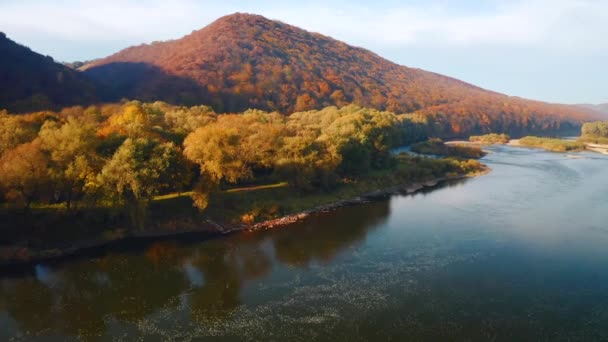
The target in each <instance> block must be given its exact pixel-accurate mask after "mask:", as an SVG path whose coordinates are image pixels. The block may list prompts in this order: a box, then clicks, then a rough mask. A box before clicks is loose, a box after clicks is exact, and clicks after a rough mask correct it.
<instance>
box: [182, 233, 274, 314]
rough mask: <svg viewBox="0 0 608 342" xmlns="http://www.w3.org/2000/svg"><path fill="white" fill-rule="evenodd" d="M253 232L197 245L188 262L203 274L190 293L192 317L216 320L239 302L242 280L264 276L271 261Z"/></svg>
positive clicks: (270, 267)
mask: <svg viewBox="0 0 608 342" xmlns="http://www.w3.org/2000/svg"><path fill="white" fill-rule="evenodd" d="M262 242H263V241H262V240H261V239H260V238H259V237H258V236H256V235H255V234H251V235H243V236H239V237H236V236H235V237H233V238H231V239H228V240H224V241H219V240H218V241H212V242H211V243H209V244H208V245H204V246H201V247H200V248H199V250H198V252H199V255H198V256H196V257H193V258H192V260H191V262H192V264H193V265H194V266H195V267H197V268H198V269H199V270H200V271H201V272H202V274H203V275H204V278H205V282H204V284H203V286H201V287H199V288H196V289H193V290H192V291H191V292H190V307H191V310H192V315H193V318H194V319H195V320H198V321H205V320H207V319H219V318H222V317H225V316H228V315H230V313H231V312H232V311H233V310H234V309H235V308H237V307H238V306H239V305H240V304H241V296H240V294H241V289H242V287H243V285H244V283H245V282H247V281H249V280H253V279H256V278H260V277H263V276H265V275H267V274H268V273H269V272H270V270H271V269H272V262H271V259H270V258H269V256H268V254H267V252H266V251H264V249H263V248H262Z"/></svg>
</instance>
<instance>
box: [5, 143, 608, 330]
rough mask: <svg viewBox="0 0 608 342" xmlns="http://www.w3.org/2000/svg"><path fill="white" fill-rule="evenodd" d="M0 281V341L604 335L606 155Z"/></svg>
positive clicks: (531, 158)
mask: <svg viewBox="0 0 608 342" xmlns="http://www.w3.org/2000/svg"><path fill="white" fill-rule="evenodd" d="M489 149H490V150H491V152H492V153H490V154H488V155H487V156H486V157H484V159H483V162H484V163H486V164H487V165H488V166H490V167H491V168H492V169H493V171H492V172H491V173H490V174H488V175H485V176H482V177H478V178H474V179H469V180H465V181H458V182H452V183H449V184H443V185H440V186H438V187H437V188H435V189H432V190H426V191H424V192H421V193H417V194H414V195H408V196H393V197H391V198H387V199H386V200H381V201H377V202H374V203H369V204H365V205H359V206H355V207H348V208H342V209H340V210H337V211H335V212H332V213H329V214H324V215H318V216H313V217H311V218H310V219H308V220H306V221H304V222H301V223H297V224H294V225H292V226H289V227H285V228H282V229H277V230H270V231H263V232H254V233H243V234H236V235H233V236H229V237H225V238H220V239H214V240H209V241H169V242H162V243H152V244H149V245H144V246H136V247H131V248H118V249H115V250H111V251H107V252H105V253H104V254H99V255H91V256H88V257H81V258H79V259H77V260H70V261H62V262H54V263H45V264H39V265H36V266H35V267H31V268H28V269H27V270H23V271H22V272H11V273H6V274H0V340H2V341H4V340H11V339H12V340H16V341H29V340H41V341H47V340H48V341H55V340H57V341H70V340H78V339H82V340H110V341H111V340H115V341H133V340H146V341H156V340H158V341H189V340H197V339H199V338H202V339H205V338H210V337H219V338H220V340H228V341H232V340H234V341H241V340H264V341H368V340H376V341H381V340H396V341H403V340H428V341H439V340H479V341H491V340H505V341H521V340H547V341H559V340H564V341H566V340H568V341H572V340H580V341H590V340H607V339H608V156H603V155H600V154H592V153H589V152H582V153H573V154H570V155H566V154H557V153H549V152H543V151H539V150H530V149H523V148H513V147H507V146H496V147H490V148H489Z"/></svg>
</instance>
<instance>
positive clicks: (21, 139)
mask: <svg viewBox="0 0 608 342" xmlns="http://www.w3.org/2000/svg"><path fill="white" fill-rule="evenodd" d="M34 138H36V129H35V128H34V127H32V125H31V124H28V123H27V122H26V121H25V120H24V119H23V117H20V116H11V115H8V114H7V113H6V111H4V112H0V155H2V154H3V153H4V151H7V150H10V149H12V148H15V147H17V146H18V145H20V144H24V143H27V142H30V141H32V140H34Z"/></svg>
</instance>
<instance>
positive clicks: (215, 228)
mask: <svg viewBox="0 0 608 342" xmlns="http://www.w3.org/2000/svg"><path fill="white" fill-rule="evenodd" d="M490 171H491V170H490V169H489V168H488V167H487V166H483V167H482V168H481V170H479V171H477V172H475V173H468V174H459V175H446V176H442V177H436V178H432V179H428V180H425V181H419V182H411V183H407V184H400V185H394V186H390V187H386V188H382V189H378V190H374V191H369V192H365V193H363V194H360V195H358V196H355V197H352V198H347V199H343V200H337V201H333V202H330V203H326V204H322V205H317V206H314V207H312V208H310V209H306V210H300V211H297V212H294V213H291V214H287V215H283V216H281V217H279V218H274V219H268V220H264V221H261V222H257V223H250V224H246V223H239V224H236V223H224V222H219V221H217V220H213V219H210V218H206V219H205V220H204V222H200V223H196V224H194V222H190V224H185V225H184V226H183V227H184V228H182V229H179V228H178V229H176V228H172V229H164V230H146V231H128V230H124V229H123V230H115V231H114V233H113V234H111V235H105V236H103V237H101V238H93V239H84V240H78V241H72V242H71V243H70V244H69V246H65V247H53V248H38V249H36V248H31V247H27V246H4V247H0V268H5V267H11V266H19V265H27V264H32V263H36V262H40V261H45V260H52V259H62V258H70V257H76V256H78V255H83V254H86V253H89V252H92V251H96V250H103V249H104V248H109V247H111V246H114V245H118V244H128V243H132V242H133V243H137V242H146V241H156V240H164V239H175V238H180V237H190V236H196V237H197V238H198V239H201V240H205V239H210V238H214V237H219V236H224V235H228V234H234V233H239V232H245V231H256V230H267V229H276V228H280V227H284V226H287V225H290V224H293V223H296V222H299V221H302V220H305V219H306V218H308V217H309V216H311V215H315V214H323V213H328V212H331V211H334V210H337V209H339V208H342V207H346V206H353V205H359V204H364V203H368V202H371V201H374V200H377V199H381V198H386V197H388V196H392V195H398V194H414V193H416V192H418V191H421V190H423V189H425V188H432V187H435V186H437V185H438V184H440V183H443V182H448V181H456V180H462V179H466V178H471V177H477V176H482V175H485V174H487V173H489V172H490ZM173 225H174V226H175V225H176V224H175V223H174V224H173ZM180 226H181V224H180Z"/></svg>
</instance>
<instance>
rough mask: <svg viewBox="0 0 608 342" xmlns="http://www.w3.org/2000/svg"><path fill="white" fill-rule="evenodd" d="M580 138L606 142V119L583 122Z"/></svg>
mask: <svg viewBox="0 0 608 342" xmlns="http://www.w3.org/2000/svg"><path fill="white" fill-rule="evenodd" d="M581 139H582V140H584V141H587V142H594V143H599V144H608V121H597V122H588V123H585V124H584V125H583V127H582V129H581Z"/></svg>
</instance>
